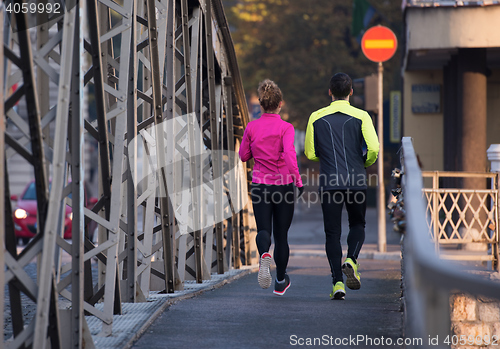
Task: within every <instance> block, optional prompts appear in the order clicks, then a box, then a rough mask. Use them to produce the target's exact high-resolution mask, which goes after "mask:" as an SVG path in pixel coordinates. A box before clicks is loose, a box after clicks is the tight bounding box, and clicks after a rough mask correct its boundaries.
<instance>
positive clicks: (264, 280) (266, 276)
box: [257, 252, 273, 288]
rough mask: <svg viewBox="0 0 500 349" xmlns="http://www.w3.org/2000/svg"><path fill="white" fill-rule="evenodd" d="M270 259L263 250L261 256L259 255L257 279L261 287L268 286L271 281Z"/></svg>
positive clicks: (267, 253)
mask: <svg viewBox="0 0 500 349" xmlns="http://www.w3.org/2000/svg"><path fill="white" fill-rule="evenodd" d="M271 260H272V257H271V255H270V254H269V252H264V253H263V254H262V256H260V263H259V275H258V276H257V279H258V280H259V285H260V287H262V288H269V286H271V282H272V281H273V278H272V277H271V269H270V268H271Z"/></svg>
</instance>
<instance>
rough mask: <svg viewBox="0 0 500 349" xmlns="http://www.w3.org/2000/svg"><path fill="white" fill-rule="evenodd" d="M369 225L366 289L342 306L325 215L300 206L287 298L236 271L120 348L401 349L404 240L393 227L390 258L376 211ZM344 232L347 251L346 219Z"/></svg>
mask: <svg viewBox="0 0 500 349" xmlns="http://www.w3.org/2000/svg"><path fill="white" fill-rule="evenodd" d="M344 213H345V212H344ZM366 221H367V227H366V240H365V245H364V246H363V249H362V250H361V254H360V256H359V263H360V265H361V266H360V272H361V277H362V279H361V281H362V287H361V289H360V290H355V291H354V290H349V289H347V290H346V292H347V295H346V299H345V300H344V301H337V300H330V298H329V293H330V292H331V290H332V284H331V276H330V269H329V266H328V261H327V259H326V254H325V252H324V232H323V221H322V213H321V209H320V207H319V206H317V205H314V206H311V207H307V206H306V205H299V206H298V207H297V208H296V212H295V216H294V221H293V223H292V226H291V228H290V231H289V242H290V247H291V256H290V262H289V266H288V274H289V275H290V279H291V287H290V288H289V289H288V291H287V292H286V294H285V295H284V296H281V297H279V296H276V295H274V294H273V293H272V286H271V288H269V289H265V290H263V289H261V288H260V287H259V285H258V283H257V274H256V273H255V271H256V268H251V269H246V270H244V271H233V273H234V274H233V275H228V276H227V277H224V276H222V278H223V280H224V282H223V284H224V285H222V284H220V283H219V284H215V285H213V286H210V287H207V288H205V289H204V290H200V291H198V293H197V294H196V295H193V296H189V299H183V300H182V301H177V302H175V303H172V304H167V305H166V306H164V308H163V309H161V310H160V311H158V310H157V311H156V313H155V315H154V319H150V320H149V321H147V322H146V323H144V324H143V326H142V328H141V329H140V331H139V332H140V333H137V332H136V333H135V334H134V335H133V336H132V337H131V339H130V340H129V341H128V342H127V343H126V345H124V346H122V347H120V348H134V349H156V348H267V347H272V348H289V347H297V346H299V347H302V346H303V347H315V346H323V347H337V348H345V347H353V348H354V347H356V348H380V347H384V348H402V346H401V345H398V339H400V338H402V336H403V324H402V312H401V303H400V297H401V288H400V284H401V282H400V278H401V266H400V246H399V239H400V236H399V234H397V233H395V232H393V231H392V227H391V224H390V221H388V227H387V243H388V245H387V252H384V253H381V252H378V251H377V239H378V237H377V215H376V210H375V209H373V208H369V209H368V210H367V216H366ZM342 231H343V236H342V239H341V240H342V241H343V246H344V247H346V238H347V232H348V223H347V214H346V213H345V215H344V217H343V230H342ZM271 249H272V248H271ZM272 274H273V276H275V271H274V270H272ZM222 286H223V287H222ZM94 338H95V337H94ZM96 347H98V348H101V346H98V345H97V343H96Z"/></svg>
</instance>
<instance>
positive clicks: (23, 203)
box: [11, 180, 97, 245]
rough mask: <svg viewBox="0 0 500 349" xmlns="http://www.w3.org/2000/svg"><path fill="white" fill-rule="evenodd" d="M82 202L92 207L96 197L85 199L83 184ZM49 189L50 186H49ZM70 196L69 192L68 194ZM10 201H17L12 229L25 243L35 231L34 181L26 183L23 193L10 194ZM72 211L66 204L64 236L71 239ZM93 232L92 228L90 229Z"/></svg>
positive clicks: (35, 204) (85, 190)
mask: <svg viewBox="0 0 500 349" xmlns="http://www.w3.org/2000/svg"><path fill="white" fill-rule="evenodd" d="M84 188H85V189H84V200H85V201H84V204H85V207H87V208H92V207H93V206H94V205H95V204H96V202H97V198H94V197H92V198H89V199H88V200H87V192H88V191H87V188H86V186H84ZM49 190H50V187H49ZM70 197H71V194H70ZM11 200H12V201H17V203H16V206H15V209H14V213H13V219H14V231H15V234H16V238H17V239H18V241H20V242H22V243H23V244H24V245H26V244H27V243H28V242H29V240H30V239H31V238H32V237H34V236H35V235H36V233H37V211H38V208H37V201H36V186H35V181H34V180H33V181H31V182H30V183H28V185H26V188H25V189H24V191H23V193H22V194H21V195H20V196H19V197H18V196H17V195H12V196H11ZM89 206H90V207H89ZM72 219H73V212H72V209H71V207H70V206H68V205H66V211H65V214H64V236H63V237H64V238H65V239H71V226H72ZM90 231H91V232H93V231H94V230H90Z"/></svg>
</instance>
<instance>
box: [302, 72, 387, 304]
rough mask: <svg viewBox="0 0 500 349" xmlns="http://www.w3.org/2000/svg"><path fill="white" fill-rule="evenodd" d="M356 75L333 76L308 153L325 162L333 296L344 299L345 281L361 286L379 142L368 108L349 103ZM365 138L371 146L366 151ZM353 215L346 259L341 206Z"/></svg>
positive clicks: (314, 119) (310, 130) (312, 125)
mask: <svg viewBox="0 0 500 349" xmlns="http://www.w3.org/2000/svg"><path fill="white" fill-rule="evenodd" d="M352 93H353V90H352V80H351V78H350V77H349V76H348V75H347V74H344V73H337V74H335V75H334V76H333V77H332V78H331V80H330V90H329V95H330V96H331V97H332V103H331V104H330V105H329V106H328V107H325V108H322V109H320V110H318V111H316V112H314V113H312V114H311V116H310V117H309V122H308V124H307V130H306V139H305V154H306V156H307V158H308V159H309V160H312V161H319V162H320V176H319V193H320V197H321V208H322V210H323V221H324V226H325V234H326V244H325V249H326V255H327V257H328V262H329V263H330V269H331V272H332V279H333V291H332V293H331V294H330V299H344V298H345V287H344V278H343V275H342V272H343V273H344V274H345V275H346V285H347V287H349V288H350V289H353V290H357V289H359V288H360V287H361V279H360V276H359V272H358V267H359V264H358V262H357V258H358V255H359V251H360V249H361V246H362V245H363V242H364V240H365V213H366V188H367V180H366V170H365V168H366V167H368V166H370V165H372V164H373V163H374V162H375V160H377V155H378V151H379V142H378V138H377V134H376V132H375V128H374V127H373V122H372V119H371V117H370V115H368V113H367V112H366V111H363V110H361V109H358V108H354V107H352V106H351V105H350V104H349V97H350V96H351V95H352ZM365 144H366V148H367V152H366V154H363V148H364V145H365ZM344 204H345V205H346V209H347V214H348V216H349V235H348V237H347V245H348V250H347V258H346V260H345V261H344V263H343V264H341V263H342V246H341V243H340V235H341V217H342V208H343V206H344Z"/></svg>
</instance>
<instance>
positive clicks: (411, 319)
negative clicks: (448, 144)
mask: <svg viewBox="0 0 500 349" xmlns="http://www.w3.org/2000/svg"><path fill="white" fill-rule="evenodd" d="M401 165H402V173H403V175H402V179H401V187H402V194H401V195H402V196H403V198H402V199H403V200H402V201H403V202H404V213H405V217H406V232H405V235H404V244H403V295H404V297H403V301H404V308H405V309H404V314H405V325H406V337H411V338H422V340H423V342H422V346H421V347H429V346H430V345H429V342H428V340H429V339H430V338H436V336H438V337H439V338H441V341H440V343H439V344H440V346H432V347H433V348H434V347H436V348H437V347H443V348H444V347H449V345H445V344H444V342H443V340H444V339H445V338H448V339H449V338H450V337H449V336H450V329H451V320H450V292H451V291H452V290H459V291H461V292H464V293H468V294H471V295H478V296H479V295H480V296H485V297H490V298H494V299H500V283H497V282H493V281H491V280H487V279H485V278H482V277H479V276H477V275H473V274H470V273H467V272H465V271H464V270H462V269H461V267H459V266H458V265H456V264H453V263H452V262H450V261H446V260H442V259H440V258H439V256H438V254H437V253H436V248H435V245H434V243H433V240H432V239H431V237H430V235H429V228H428V225H427V214H426V200H425V197H424V194H423V189H424V186H423V179H422V172H421V170H420V167H419V165H418V161H417V156H416V154H415V150H414V148H413V144H412V140H411V138H409V137H404V138H403V140H402V150H401Z"/></svg>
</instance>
